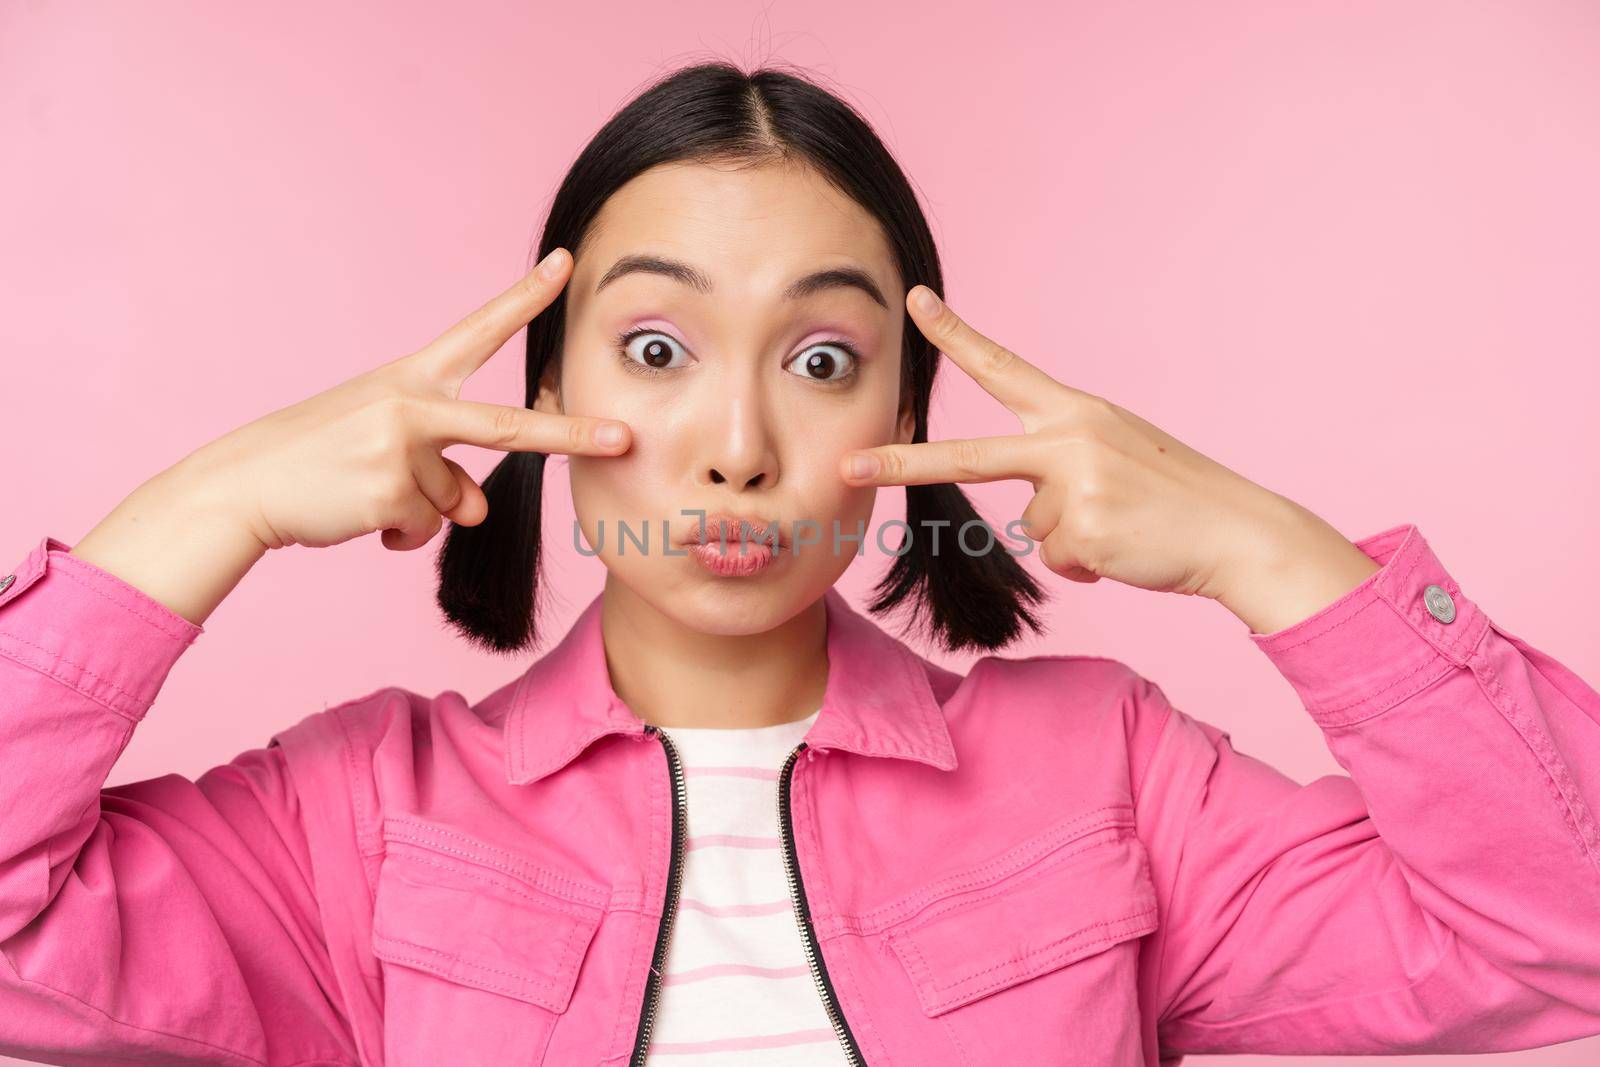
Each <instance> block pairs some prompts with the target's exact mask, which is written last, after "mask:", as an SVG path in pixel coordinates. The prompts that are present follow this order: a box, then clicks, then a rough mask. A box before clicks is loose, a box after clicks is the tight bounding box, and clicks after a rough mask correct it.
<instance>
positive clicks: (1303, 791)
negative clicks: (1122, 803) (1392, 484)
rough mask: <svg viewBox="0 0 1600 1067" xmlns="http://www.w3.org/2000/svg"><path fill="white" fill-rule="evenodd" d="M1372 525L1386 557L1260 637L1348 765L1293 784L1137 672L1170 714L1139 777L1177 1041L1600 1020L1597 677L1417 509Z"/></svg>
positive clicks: (1164, 1034)
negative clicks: (1497, 604)
mask: <svg viewBox="0 0 1600 1067" xmlns="http://www.w3.org/2000/svg"><path fill="white" fill-rule="evenodd" d="M1357 546H1358V547H1359V548H1361V549H1362V550H1363V551H1364V552H1366V553H1367V555H1369V556H1370V557H1371V558H1372V559H1373V560H1375V561H1376V562H1377V563H1379V564H1380V569H1379V570H1378V571H1376V572H1374V573H1373V574H1371V575H1369V576H1368V578H1367V579H1366V580H1365V581H1363V582H1362V583H1361V585H1360V586H1358V587H1357V588H1355V589H1354V590H1352V591H1350V592H1349V593H1348V594H1347V595H1345V596H1344V597H1342V598H1340V599H1339V600H1338V601H1336V602H1334V603H1333V604H1331V605H1329V606H1327V607H1326V608H1325V609H1323V610H1322V611H1319V612H1318V613H1316V614H1315V615H1313V616H1311V617H1310V618H1307V619H1304V620H1302V621H1301V622H1299V623H1297V624H1295V625H1294V626H1291V627H1288V628H1286V629H1283V630H1280V631H1277V632H1276V633H1272V634H1265V635H1263V634H1255V633H1250V634H1249V636H1250V638H1251V640H1252V641H1253V642H1254V643H1255V644H1256V645H1257V646H1258V647H1259V648H1260V649H1261V650H1262V652H1263V653H1265V655H1266V656H1267V657H1268V658H1269V659H1270V660H1271V662H1272V663H1273V664H1274V665H1275V666H1276V667H1277V668H1278V670H1279V671H1281V672H1282V674H1283V676H1284V678H1285V679H1286V680H1287V681H1288V683H1289V684H1290V686H1291V687H1292V688H1293V690H1294V691H1295V693H1296V694H1297V695H1298V697H1299V698H1300V701H1301V703H1302V704H1303V705H1304V707H1305V710H1306V711H1307V712H1308V713H1309V714H1310V716H1311V718H1312V719H1313V720H1314V721H1315V722H1316V724H1317V726H1318V727H1319V728H1320V729H1321V730H1322V732H1323V735H1324V738H1325V740H1326V742H1327V744H1328V747H1329V748H1330V750H1331V751H1332V753H1333V755H1334V757H1335V758H1336V759H1337V760H1338V762H1339V764H1340V766H1341V767H1343V768H1344V769H1345V770H1346V771H1347V772H1348V776H1346V775H1327V776H1324V777H1322V778H1319V779H1317V780H1316V781H1313V782H1311V783H1309V784H1307V785H1303V786H1302V785H1299V784H1297V783H1296V782H1294V781H1292V780H1290V779H1289V778H1288V777H1286V776H1285V775H1283V774H1281V773H1279V772H1278V771H1277V770H1275V769H1274V768H1272V767H1270V766H1268V765H1267V764H1265V763H1263V762H1261V761H1259V760H1257V759H1254V758H1252V757H1250V756H1248V755H1245V754H1242V753H1239V752H1237V751H1235V750H1234V749H1233V747H1232V744H1231V741H1230V738H1229V735H1228V734H1227V733H1226V732H1225V731H1222V730H1220V729H1218V728H1216V727H1214V726H1211V725H1209V724H1207V723H1204V722H1201V721H1199V720H1197V719H1194V718H1191V717H1190V716H1188V715H1187V714H1185V713H1184V712H1183V711H1181V710H1178V709H1176V708H1174V707H1172V706H1171V705H1170V704H1169V703H1168V702H1167V700H1166V697H1165V696H1164V695H1163V694H1162V692H1161V690H1160V689H1159V688H1158V687H1156V686H1155V685H1154V684H1153V683H1149V682H1148V681H1146V680H1144V679H1138V680H1137V682H1136V684H1137V685H1139V686H1140V687H1142V688H1141V693H1140V696H1139V698H1140V700H1142V701H1143V702H1144V703H1146V704H1147V705H1148V706H1150V707H1152V708H1155V709H1157V711H1158V714H1159V715H1161V716H1164V721H1165V725H1164V726H1163V727H1161V730H1160V733H1159V735H1158V739H1157V743H1156V746H1155V749H1154V754H1153V755H1152V757H1151V760H1150V763H1149V765H1148V768H1147V770H1146V772H1145V773H1144V775H1143V776H1142V778H1141V781H1142V782H1143V783H1144V785H1143V788H1142V790H1141V792H1140V794H1139V796H1138V798H1137V800H1136V805H1137V811H1138V813H1139V819H1140V822H1141V824H1142V825H1143V826H1144V827H1145V828H1146V830H1147V832H1148V836H1149V841H1148V843H1149V844H1150V845H1151V848H1150V854H1151V864H1152V871H1153V874H1154V876H1155V880H1156V882H1157V893H1158V901H1161V902H1162V904H1163V905H1164V908H1163V910H1164V916H1163V922H1162V927H1161V929H1160V931H1159V937H1158V939H1157V941H1156V942H1155V949H1154V950H1155V952H1156V953H1157V957H1156V958H1157V960H1158V962H1157V964H1156V966H1155V971H1154V974H1155V978H1154V985H1155V990H1154V998H1153V999H1154V1003H1155V1004H1156V1005H1157V1006H1158V1009H1159V1011H1158V1018H1157V1023H1156V1030H1157V1038H1158V1041H1159V1044H1160V1045H1161V1048H1162V1050H1163V1053H1164V1054H1169V1055H1170V1054H1185V1053H1276V1054H1282V1053H1304V1054H1316V1053H1332V1054H1362V1053H1411V1052H1491V1051H1503V1050H1512V1049H1524V1048H1532V1047H1535V1046H1541V1045H1547V1044H1553V1043H1556V1042H1561V1041H1569V1040H1573V1039H1576V1038H1580V1037H1584V1036H1587V1035H1593V1034H1597V1033H1600V829H1597V826H1596V821H1595V811H1596V808H1597V807H1600V694H1597V693H1596V692H1595V690H1594V689H1593V688H1591V687H1590V686H1589V685H1587V684H1585V683H1584V682H1583V681H1582V680H1581V679H1579V678H1578V677H1577V675H1575V674H1574V673H1573V672H1572V671H1570V670H1568V669H1567V668H1566V667H1564V666H1563V665H1562V664H1561V663H1559V662H1557V661H1556V660H1555V659H1553V658H1552V657H1551V656H1549V655H1547V654H1545V653H1544V652H1541V651H1539V650H1538V649H1536V648H1533V647H1531V646H1530V645H1529V644H1528V643H1527V642H1525V641H1523V640H1521V639H1520V638H1518V637H1515V636H1513V635H1511V634H1510V633H1507V632H1506V631H1505V630H1504V629H1503V628H1501V627H1500V626H1498V625H1496V624H1495V623H1494V622H1492V621H1490V619H1489V618H1488V617H1487V616H1486V615H1485V614H1484V612H1483V611H1482V609H1480V608H1479V607H1478V606H1477V605H1476V604H1475V603H1474V602H1473V601H1472V600H1471V599H1470V598H1469V597H1468V596H1466V595H1465V593H1464V592H1463V591H1462V589H1461V588H1460V586H1459V585H1458V584H1457V583H1456V581H1455V580H1454V579H1453V578H1452V577H1451V576H1450V575H1449V574H1448V573H1447V572H1446V571H1445V570H1444V568H1443V567H1442V566H1441V564H1440V562H1439V560H1438V559H1437V558H1436V556H1435V555H1434V553H1433V551H1432V550H1431V548H1430V547H1429V545H1428V543H1427V542H1426V540H1425V539H1424V538H1423V536H1422V535H1421V533H1420V532H1418V530H1417V528H1416V527H1415V526H1413V525H1409V524H1408V525H1403V526H1396V527H1393V528H1391V529H1388V530H1385V531H1383V532H1382V533H1379V534H1375V535H1373V536H1372V537H1369V538H1367V539H1365V540H1363V541H1360V542H1357ZM1430 604H1431V605H1432V610H1430ZM1452 609H1453V613H1452Z"/></svg>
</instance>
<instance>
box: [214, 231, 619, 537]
mask: <svg viewBox="0 0 1600 1067" xmlns="http://www.w3.org/2000/svg"><path fill="white" fill-rule="evenodd" d="M571 265H572V257H571V255H570V254H568V253H567V251H566V250H565V249H557V250H556V251H554V252H552V253H551V256H550V257H549V258H548V259H547V260H546V262H545V264H542V267H553V268H554V269H553V270H552V271H551V273H550V275H549V276H546V275H545V274H543V273H541V269H540V268H536V269H535V270H534V271H533V272H531V273H529V274H528V275H527V276H525V277H524V278H522V279H521V280H520V281H518V282H517V283H516V284H515V285H513V286H512V287H511V288H510V289H508V290H506V291H505V292H503V293H501V294H500V295H499V296H497V297H495V298H494V299H493V300H491V301H490V302H489V303H487V304H485V305H484V306H483V307H481V308H479V309H478V310H476V311H474V312H473V313H472V314H470V315H468V316H467V317H466V318H464V319H462V320H461V321H460V322H458V323H457V324H456V325H455V326H453V327H451V328H450V329H449V330H447V331H446V332H445V333H444V334H442V335H440V336H439V337H438V338H437V339H436V340H434V341H432V342H431V343H430V344H428V345H427V346H426V347H424V348H422V349H420V350H419V351H417V352H413V353H411V354H410V355H406V356H402V357H400V358H399V359H396V360H393V361H391V362H389V363H385V364H383V365H381V366H379V367H375V368H373V369H372V370H369V371H366V372H364V373H363V374H360V375H358V376H357V377H355V378H352V379H350V380H349V381H346V382H343V383H341V384H339V385H336V386H334V387H333V388H332V389H329V390H327V391H325V392H322V393H318V394H317V395H315V396H312V397H310V398H308V399H306V400H302V401H300V402H299V403H297V404H294V405H291V406H290V407H286V408H282V409H280V410H278V411H274V412H271V413H270V414H267V415H264V416H262V417H261V418H259V419H257V420H255V421H254V422H251V423H248V424H246V425H244V426H241V427H239V428H238V429H236V430H233V431H232V432H230V433H228V434H227V435H225V436H223V437H220V438H218V439H217V440H215V441H213V442H211V443H210V444H208V445H205V446H204V447H203V448H201V449H199V450H198V451H196V452H195V453H193V454H191V455H190V456H189V457H187V458H186V459H185V460H184V461H183V463H184V464H185V465H187V467H188V468H189V471H190V476H191V477H198V478H208V479H214V481H215V486H216V487H217V488H218V489H219V490H221V489H224V488H226V487H231V488H232V491H231V492H219V493H218V494H217V495H218V497H219V498H220V499H224V500H231V501H233V504H232V506H233V507H236V508H237V509H238V512H237V514H238V517H239V518H240V520H241V521H243V522H245V523H246V524H247V526H248V528H249V529H250V530H251V531H252V532H253V533H254V534H255V536H256V537H257V539H258V540H260V542H261V544H262V546H263V547H264V548H267V549H273V548H283V547H285V546H287V545H306V546H309V547H312V548H322V547H325V546H328V545H336V544H339V543H340V542H343V541H348V540H350V539H351V538H354V537H359V536H360V535H362V534H365V533H370V532H372V531H374V530H381V531H383V533H382V540H383V545H384V547H385V548H390V549H395V550H397V551H406V550H410V549H415V548H420V547H422V546H423V545H425V544H427V543H428V542H429V541H430V540H432V539H433V536H434V535H435V534H436V533H438V532H439V529H440V527H441V526H442V525H443V523H444V520H445V519H449V520H450V521H452V522H455V523H458V524H460V525H462V526H475V525H477V524H478V523H480V522H482V521H483V519H484V517H485V516H486V515H487V514H488V501H487V500H486V499H485V497H484V495H483V490H482V489H480V488H479V487H478V484H477V483H476V482H475V481H473V479H472V476H471V475H469V474H468V473H467V472H466V471H465V470H463V469H462V467H461V465H460V464H458V463H456V462H455V461H454V460H452V459H449V458H448V457H446V456H444V455H442V454H441V449H443V448H444V447H446V446H447V445H451V444H457V443H460V444H470V445H479V446H482V447H484V448H494V449H499V450H502V451H538V452H546V453H556V452H559V453H566V454H573V455H585V456H610V455H616V454H618V453H621V452H625V451H627V449H628V446H629V441H630V434H629V431H628V427H627V425H626V424H625V423H620V422H616V421H615V420H611V419H603V418H589V417H584V416H571V415H556V414H547V413H545V412H540V411H534V410H532V409H530V408H525V407H521V406H515V407H511V406H505V405H500V404H486V403H479V402H477V401H471V400H461V399H458V397H459V395H460V392H461V386H462V384H463V383H464V382H465V381H466V380H467V378H468V377H469V376H471V374H472V373H473V372H474V371H476V370H477V369H478V368H479V367H481V366H483V365H484V363H486V362H487V361H488V359H489V357H490V356H492V355H494V354H495V352H496V351H498V350H499V349H500V348H501V347H502V346H503V345H504V344H505V343H506V341H508V340H509V339H510V338H511V337H512V336H513V335H514V334H515V333H516V332H517V331H518V330H519V329H521V328H522V327H523V326H525V325H526V324H527V323H528V322H529V321H531V320H532V319H533V318H534V317H535V316H537V315H538V314H539V313H540V312H541V311H543V310H544V309H545V308H546V307H548V306H549V305H550V304H551V302H552V301H554V300H555V298H556V296H557V295H558V294H559V293H560V292H561V288H562V286H563V285H565V283H566V279H567V277H568V276H569V274H570V269H571ZM605 427H614V428H616V430H617V431H618V432H619V437H618V438H617V440H616V442H614V443H611V444H601V443H600V441H599V439H598V438H597V437H596V433H597V431H599V430H600V429H602V428H605Z"/></svg>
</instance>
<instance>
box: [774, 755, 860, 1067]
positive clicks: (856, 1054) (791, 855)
mask: <svg viewBox="0 0 1600 1067" xmlns="http://www.w3.org/2000/svg"><path fill="white" fill-rule="evenodd" d="M806 747H807V746H806V743H805V742H804V741H802V742H800V743H799V744H798V745H796V746H795V748H794V751H793V752H790V753H789V758H788V759H787V760H785V761H784V764H783V773H782V774H780V775H779V776H778V835H779V837H780V839H781V840H782V842H783V870H784V874H786V875H787V876H788V879H789V898H790V900H792V901H793V902H794V914H795V920H796V921H797V922H799V924H800V933H801V935H802V936H803V938H804V940H805V949H806V962H807V963H808V964H810V965H811V979H812V981H814V982H815V983H816V985H817V993H818V994H819V995H820V996H821V997H822V1006H823V1007H825V1008H827V1009H828V1018H829V1020H830V1021H832V1023H833V1032H834V1033H835V1034H837V1035H838V1037H839V1044H840V1045H842V1046H843V1047H844V1054H845V1058H846V1059H847V1060H849V1061H850V1063H851V1064H852V1065H853V1067H865V1065H866V1060H865V1059H864V1058H863V1057H862V1055H861V1048H860V1046H858V1045H857V1044H856V1039H855V1035H854V1034H852V1033H851V1032H850V1024H849V1023H847V1022H845V1020H844V1010H843V1009H842V1008H840V1007H839V998H838V996H837V995H836V994H835V993H834V989H833V983H832V982H831V981H829V980H828V968H827V966H826V965H825V964H824V963H823V962H822V946H821V945H820V944H818V942H817V931H816V929H815V928H814V927H813V926H812V925H811V907H810V905H809V904H807V903H806V890H805V886H804V885H803V884H802V883H801V881H800V856H799V853H798V852H797V851H796V849H795V845H794V824H793V815H792V813H791V811H790V808H789V787H790V785H791V783H792V782H793V779H794V765H795V760H796V758H797V757H799V755H800V753H801V752H802V751H804V750H805V748H806Z"/></svg>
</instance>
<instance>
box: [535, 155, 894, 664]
mask: <svg viewBox="0 0 1600 1067" xmlns="http://www.w3.org/2000/svg"><path fill="white" fill-rule="evenodd" d="M575 251H576V252H577V255H576V257H575V261H574V266H573V273H572V277H571V280H570V281H569V282H568V285H567V290H566V296H567V311H566V315H567V318H566V334H565V337H566V340H565V347H564V349H563V352H562V356H561V381H560V384H559V390H554V389H551V388H549V387H548V386H547V387H546V388H544V389H542V390H541V391H540V395H539V399H538V402H537V403H536V404H535V407H536V408H537V409H540V410H545V411H552V412H564V413H566V414H572V415H601V416H605V417H608V418H617V419H621V420H623V421H624V422H626V423H628V424H629V426H631V427H632V429H633V443H632V447H631V448H630V449H629V451H628V452H626V453H625V454H623V455H621V456H616V457H584V456H570V457H568V462H569V464H570V470H571V479H572V497H573V504H574V508H575V510H576V513H577V517H578V522H579V525H580V527H581V529H582V531H583V535H584V538H585V540H586V541H587V543H588V544H587V550H588V551H594V550H595V549H596V548H597V547H598V550H599V551H598V553H597V554H598V556H599V558H600V559H601V560H603V561H604V563H605V565H606V567H607V568H608V570H609V571H610V575H609V578H610V579H611V580H619V581H621V582H623V583H625V584H626V585H627V586H628V587H629V589H630V591H632V592H633V593H634V594H636V595H638V596H639V597H641V598H642V599H644V600H645V601H648V602H649V603H650V604H651V605H652V606H653V607H655V608H656V609H657V610H659V611H661V612H662V613H664V614H666V615H668V616H670V617H672V618H674V619H676V620H677V621H678V622H679V623H681V624H682V625H685V626H689V627H693V628H695V629H697V630H700V631H703V632H707V633H726V634H735V633H756V632H762V631H764V630H767V629H770V628H771V627H773V626H776V625H778V624H779V623H781V622H783V621H785V620H786V619H788V618H790V617H791V616H793V615H794V614H795V613H796V612H798V611H800V610H801V609H803V608H804V607H806V606H807V605H808V604H811V603H813V602H814V601H816V599H817V598H818V597H820V596H821V595H822V594H823V593H824V592H825V591H826V590H827V588H828V587H829V586H831V585H832V584H833V583H834V581H835V580H836V579H837V578H838V577H839V575H840V574H841V573H843V571H844V570H845V568H846V567H848V566H849V564H850V561H851V559H852V558H854V557H855V555H856V554H857V553H858V552H862V551H864V552H865V553H869V554H873V555H877V554H878V549H877V547H876V540H875V536H874V532H873V531H872V530H871V529H869V528H868V526H867V524H868V522H869V520H870V518H871V514H872V504H873V497H874V493H875V490H874V489H873V488H872V487H852V486H849V485H847V484H845V482H844V481H843V479H842V478H841V477H840V459H841V457H842V456H843V455H844V454H845V453H847V452H849V451H851V450H853V449H857V448H866V447H872V446H875V445H881V444H886V443H890V442H896V441H899V442H906V441H910V440H911V434H912V429H913V422H912V418H911V413H910V411H909V409H906V410H904V411H902V410H901V408H900V344H901V329H902V323H903V322H904V319H905V293H906V286H905V283H904V282H903V281H902V279H901V278H900V276H899V272H898V270H897V269H896V267H895V264H894V260H893V258H892V257H891V255H890V251H889V247H888V243H887V241H886V240H885V238H884V236H883V234H882V232H881V230H880V227H879V226H878V224H877V222H876V220H874V219H873V218H872V217H871V216H870V215H868V214H867V212H866V211H865V210H863V209H862V208H861V207H860V206H859V205H858V204H856V203H855V202H854V201H853V200H851V199H850V198H849V197H847V196H845V195H844V194H842V193H840V192H838V191H837V190H835V189H834V188H833V187H832V186H830V185H829V184H828V183H827V182H826V180H824V179H823V178H822V177H821V176H820V175H818V173H817V172H816V171H814V170H812V169H810V168H808V167H804V166H799V165H793V164H787V165H769V166H759V167H750V168H747V169H734V168H729V167H718V166H712V165H707V164H671V165H665V166H660V167H656V168H654V169H652V170H650V171H647V172H645V173H644V174H642V175H640V176H639V177H637V178H635V179H634V180H632V181H631V182H629V183H628V184H627V185H625V186H624V187H623V188H622V189H620V190H619V191H618V192H617V193H616V194H614V195H613V196H612V197H611V198H610V199H609V200H608V201H607V202H606V203H605V205H604V206H603V208H602V209H601V211H600V213H599V215H598V217H597V219H596V220H595V224H594V226H593V227H592V228H591V230H590V232H589V235H588V237H587V239H586V240H585V242H584V244H583V246H582V247H581V248H580V249H577V250H575ZM634 257H642V258H634ZM630 260H631V262H632V264H633V268H632V269H629V261H630ZM678 265H681V266H682V268H684V269H685V270H686V271H690V272H693V273H692V274H686V273H684V271H679V270H678ZM829 271H831V272H839V273H834V274H824V275H823V276H822V277H821V279H820V280H816V279H814V280H812V281H811V283H810V284H804V285H800V286H798V287H797V290H796V291H791V286H794V285H795V283H797V282H800V281H801V280H802V279H805V278H807V277H808V276H810V275H813V274H815V273H816V272H829ZM852 279H853V280H852ZM874 291H875V292H874ZM702 511H703V512H705V513H707V515H715V514H716V513H718V512H726V513H729V514H731V515H734V516H747V517H750V518H753V519H756V520H759V521H764V522H772V523H776V524H777V525H778V528H779V530H780V536H781V538H782V539H783V541H784V544H783V545H782V546H781V547H780V548H779V550H778V551H777V552H775V553H772V561H771V563H769V564H768V565H766V566H764V567H761V568H760V569H758V570H756V571H755V573H751V574H745V575H743V576H729V575H727V574H723V573H718V572H717V571H715V570H714V569H713V568H712V567H710V566H708V565H707V564H706V563H705V562H702V561H701V560H700V559H699V558H697V555H696V553H694V552H693V551H692V550H691V549H690V548H689V547H688V544H687V542H688V541H689V539H690V538H691V537H692V535H693V533H694V531H695V527H696V526H697V525H698V523H699V520H700V518H701V516H700V514H699V512H702ZM806 520H809V522H807V521H806ZM623 523H626V524H627V526H628V527H629V529H630V530H631V531H632V535H633V536H632V538H631V539H626V540H624V539H623V538H621V537H619V535H620V534H621V532H622V531H621V524H623ZM836 524H837V525H836ZM835 530H837V531H839V533H840V534H841V535H855V534H858V533H864V534H865V536H864V538H863V539H862V540H860V541H854V540H850V541H845V540H842V539H841V540H839V541H838V542H837V547H836V541H835V537H834V532H835ZM664 534H665V535H667V537H666V540H667V542H668V543H669V544H670V545H671V548H670V550H669V549H666V548H664V546H663V535H664ZM807 536H809V537H810V539H811V543H809V544H800V540H802V539H804V538H805V537H807ZM647 537H648V540H646V538H647ZM710 540H711V541H712V542H713V544H715V542H716V540H717V538H716V528H715V527H713V529H712V532H711V538H710ZM619 542H620V543H619ZM640 542H644V544H645V548H644V550H641V548H640ZM559 543H560V544H562V545H566V544H568V543H570V541H569V534H568V533H567V532H563V533H562V534H561V540H560V542H559ZM768 543H769V542H763V545H764V546H765V545H766V544H768ZM858 545H859V546H863V547H862V548H858ZM719 551H720V550H719ZM739 553H740V548H739V543H738V530H737V528H736V527H730V528H729V544H728V548H727V554H728V556H729V557H731V558H733V559H735V560H737V558H738V557H739Z"/></svg>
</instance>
